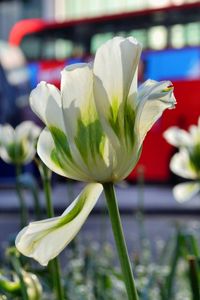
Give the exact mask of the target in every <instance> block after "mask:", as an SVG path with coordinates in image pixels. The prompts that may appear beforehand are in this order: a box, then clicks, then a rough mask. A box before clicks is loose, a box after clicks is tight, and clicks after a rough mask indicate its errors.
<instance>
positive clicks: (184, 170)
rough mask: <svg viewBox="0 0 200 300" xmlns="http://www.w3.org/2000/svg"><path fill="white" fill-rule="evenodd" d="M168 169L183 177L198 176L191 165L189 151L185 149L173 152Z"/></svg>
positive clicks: (193, 177)
mask: <svg viewBox="0 0 200 300" xmlns="http://www.w3.org/2000/svg"><path fill="white" fill-rule="evenodd" d="M170 169H171V170H172V172H174V173H175V174H177V175H178V176H181V177H183V178H189V179H197V178H198V175H197V173H196V171H195V169H194V167H193V166H192V165H191V161H190V157H189V153H188V151H187V150H186V149H181V150H180V151H179V152H178V153H176V154H174V156H173V157H172V159H171V161H170Z"/></svg>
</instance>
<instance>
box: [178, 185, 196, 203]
mask: <svg viewBox="0 0 200 300" xmlns="http://www.w3.org/2000/svg"><path fill="white" fill-rule="evenodd" d="M199 191H200V184H199V183H196V182H195V183H194V182H186V183H180V184H177V185H176V186H175V187H174V188H173V195H174V198H175V199H176V200H177V201H178V202H180V203H182V202H185V201H187V200H190V199H191V198H192V197H194V196H195V195H196V194H197V193H198V192H199Z"/></svg>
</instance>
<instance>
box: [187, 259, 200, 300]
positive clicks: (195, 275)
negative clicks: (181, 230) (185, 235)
mask: <svg viewBox="0 0 200 300" xmlns="http://www.w3.org/2000/svg"><path fill="white" fill-rule="evenodd" d="M188 262H189V280H190V286H191V291H192V300H199V299H200V283H199V279H200V276H199V274H200V272H199V266H198V260H197V258H196V257H195V256H189V257H188Z"/></svg>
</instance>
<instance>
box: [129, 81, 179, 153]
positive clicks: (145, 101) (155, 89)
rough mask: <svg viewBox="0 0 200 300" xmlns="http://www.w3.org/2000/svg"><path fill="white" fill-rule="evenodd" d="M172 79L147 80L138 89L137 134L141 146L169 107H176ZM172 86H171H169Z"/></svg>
mask: <svg viewBox="0 0 200 300" xmlns="http://www.w3.org/2000/svg"><path fill="white" fill-rule="evenodd" d="M171 85H172V84H171V82H170V81H161V82H156V81H154V80H147V81H146V82H145V83H144V84H142V85H141V86H140V88H139V90H138V99H139V102H138V107H137V115H136V120H135V134H136V136H137V137H138V147H139V148H140V147H141V145H142V143H143V140H144V138H145V136H146V134H147V132H148V131H149V130H150V129H151V127H152V126H153V124H154V123H155V122H156V121H157V120H158V119H159V118H160V116H161V115H162V113H163V111H164V110H165V109H167V108H174V106H175V104H176V100H175V98H174V95H173V87H171ZM169 86H170V88H168V87H169Z"/></svg>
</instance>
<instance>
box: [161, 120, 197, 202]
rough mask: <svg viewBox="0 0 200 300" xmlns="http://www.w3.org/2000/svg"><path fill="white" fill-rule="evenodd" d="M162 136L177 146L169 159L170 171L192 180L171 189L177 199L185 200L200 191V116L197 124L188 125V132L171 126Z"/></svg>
mask: <svg viewBox="0 0 200 300" xmlns="http://www.w3.org/2000/svg"><path fill="white" fill-rule="evenodd" d="M164 137H165V138H166V140H167V141H168V142H169V143H170V144H172V145H174V146H176V147H178V148H179V152H177V153H176V154H175V155H174V156H173V157H172V159H171V161H170V169H171V170H172V172H174V173H175V174H176V175H178V176H180V177H183V178H186V179H192V180H194V182H186V183H181V184H178V185H176V186H175V187H174V189H173V194H174V197H175V199H176V200H177V201H179V202H183V201H187V200H189V199H190V198H192V197H193V196H195V195H196V194H197V193H198V192H199V191H200V118H199V119H198V124H197V126H195V125H192V126H190V127H189V131H188V132H187V131H185V130H182V129H179V128H178V127H172V128H169V129H168V130H167V131H166V132H165V133H164Z"/></svg>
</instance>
